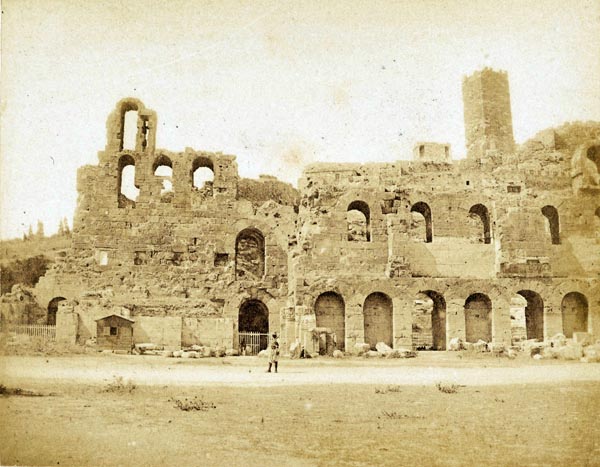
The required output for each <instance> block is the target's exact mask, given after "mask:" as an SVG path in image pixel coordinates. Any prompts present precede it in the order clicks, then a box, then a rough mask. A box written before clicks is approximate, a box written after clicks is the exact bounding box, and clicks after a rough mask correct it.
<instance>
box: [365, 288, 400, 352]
mask: <svg viewBox="0 0 600 467" xmlns="http://www.w3.org/2000/svg"><path fill="white" fill-rule="evenodd" d="M393 313H394V307H393V305H392V299H391V298H390V297H388V296H387V295H386V294H384V293H381V292H374V293H372V294H371V295H369V296H368V297H367V298H366V299H365V303H364V306H363V314H364V321H365V343H367V344H369V345H370V346H371V349H375V345H377V343H378V342H383V343H385V344H387V345H389V346H390V347H392V346H393V344H394V340H393Z"/></svg>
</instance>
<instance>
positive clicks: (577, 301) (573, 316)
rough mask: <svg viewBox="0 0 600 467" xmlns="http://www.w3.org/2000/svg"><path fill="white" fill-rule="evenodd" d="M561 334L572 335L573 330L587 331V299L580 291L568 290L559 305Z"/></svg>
mask: <svg viewBox="0 0 600 467" xmlns="http://www.w3.org/2000/svg"><path fill="white" fill-rule="evenodd" d="M560 309H561V313H562V321H563V334H564V335H565V336H566V337H569V338H571V337H573V333H574V332H588V310H589V308H588V300H587V298H586V297H585V295H583V294H582V293H579V292H569V293H568V294H566V295H565V296H564V297H563V299H562V303H561V305H560Z"/></svg>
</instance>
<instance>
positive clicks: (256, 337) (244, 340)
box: [238, 332, 269, 355]
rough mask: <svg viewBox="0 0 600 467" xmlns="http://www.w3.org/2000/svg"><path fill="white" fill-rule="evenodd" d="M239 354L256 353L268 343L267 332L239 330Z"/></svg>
mask: <svg viewBox="0 0 600 467" xmlns="http://www.w3.org/2000/svg"><path fill="white" fill-rule="evenodd" d="M238 344H239V349H240V355H258V352H260V351H261V350H264V349H266V348H267V347H268V345H269V333H262V332H240V333H238Z"/></svg>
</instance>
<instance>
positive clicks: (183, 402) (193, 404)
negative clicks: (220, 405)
mask: <svg viewBox="0 0 600 467" xmlns="http://www.w3.org/2000/svg"><path fill="white" fill-rule="evenodd" d="M170 400H171V401H172V402H174V403H175V407H176V408H178V409H179V410H183V411H184V412H191V411H200V412H208V411H209V410H210V409H216V408H217V406H216V405H215V404H213V403H212V402H207V401H204V400H202V399H199V398H198V396H194V397H193V398H192V399H188V398H185V399H170Z"/></svg>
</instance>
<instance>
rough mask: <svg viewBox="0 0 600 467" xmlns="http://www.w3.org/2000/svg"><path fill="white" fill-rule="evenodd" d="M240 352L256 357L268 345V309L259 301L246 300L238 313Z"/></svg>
mask: <svg viewBox="0 0 600 467" xmlns="http://www.w3.org/2000/svg"><path fill="white" fill-rule="evenodd" d="M238 343H239V350H240V352H242V353H244V354H246V355H256V354H257V353H258V352H260V351H261V350H264V349H266V348H267V345H268V343H269V309H268V308H267V306H266V305H265V304H264V303H263V302H261V301H260V300H246V301H245V302H244V303H242V305H241V306H240V310H239V313H238Z"/></svg>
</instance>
